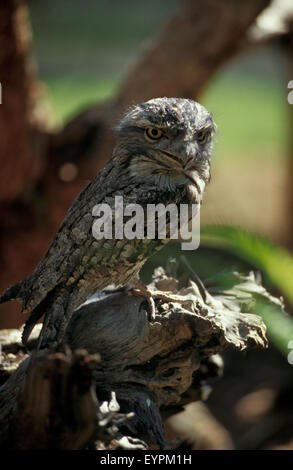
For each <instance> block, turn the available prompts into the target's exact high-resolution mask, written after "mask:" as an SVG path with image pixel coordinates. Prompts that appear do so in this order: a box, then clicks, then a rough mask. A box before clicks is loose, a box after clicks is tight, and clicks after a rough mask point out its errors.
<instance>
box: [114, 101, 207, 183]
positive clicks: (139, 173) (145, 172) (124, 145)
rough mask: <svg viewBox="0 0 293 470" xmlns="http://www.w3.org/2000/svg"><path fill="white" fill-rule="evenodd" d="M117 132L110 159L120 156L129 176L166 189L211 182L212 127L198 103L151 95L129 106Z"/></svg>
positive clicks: (205, 112)
mask: <svg viewBox="0 0 293 470" xmlns="http://www.w3.org/2000/svg"><path fill="white" fill-rule="evenodd" d="M117 130H118V135H117V144H116V146H115V149H114V153H113V158H121V157H123V158H124V161H125V162H126V163H127V165H128V168H129V171H130V174H131V175H132V176H135V177H137V178H139V179H142V180H143V181H147V182H148V183H153V184H155V185H156V186H159V187H163V186H166V187H169V188H173V187H174V186H178V185H184V184H189V185H190V184H194V185H196V186H200V187H201V186H202V185H203V186H204V185H205V183H206V182H208V181H209V179H210V156H211V150H212V137H213V135H214V133H215V132H216V125H215V123H214V120H213V117H212V115H211V114H210V113H209V112H208V111H207V110H206V109H205V108H204V107H203V106H202V105H201V104H199V103H196V102H195V101H193V100H190V99H183V98H155V99H152V100H150V101H147V102H146V103H142V104H140V105H137V106H135V107H133V108H132V109H131V110H130V111H129V112H128V113H127V114H126V115H125V116H124V118H123V119H122V120H121V122H120V125H119V126H118V128H117ZM201 189H203V188H201Z"/></svg>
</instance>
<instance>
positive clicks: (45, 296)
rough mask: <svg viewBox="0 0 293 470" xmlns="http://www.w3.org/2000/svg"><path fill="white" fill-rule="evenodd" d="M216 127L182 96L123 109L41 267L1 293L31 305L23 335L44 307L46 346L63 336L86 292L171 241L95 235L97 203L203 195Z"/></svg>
mask: <svg viewBox="0 0 293 470" xmlns="http://www.w3.org/2000/svg"><path fill="white" fill-rule="evenodd" d="M215 128H216V126H215V124H214V121H213V119H212V116H211V115H210V114H209V113H208V111H207V110H206V109H205V108H204V107H203V106H201V105H200V104H199V103H196V102H194V101H192V100H186V99H181V98H157V99H153V100H150V101H148V102H146V103H143V104H140V105H138V106H135V107H133V108H132V109H131V110H130V111H129V112H128V113H127V114H126V115H125V116H124V118H123V119H122V121H121V123H120V125H119V127H118V128H117V143H116V146H115V148H114V151H113V155H112V157H111V159H110V160H109V161H108V162H107V163H106V165H105V166H104V168H103V169H102V170H101V171H100V172H99V173H98V175H97V176H96V178H95V179H94V180H93V181H92V182H91V183H89V184H88V185H87V186H86V187H85V189H84V190H83V191H82V192H81V193H80V194H79V196H78V197H77V198H76V200H75V201H74V202H73V204H72V206H71V207H70V209H69V211H68V213H67V215H66V217H65V219H64V221H63V223H62V224H61V227H60V228H59V230H58V232H57V234H56V236H55V238H54V240H53V242H52V244H51V246H50V248H49V250H48V252H47V254H46V255H45V257H44V258H43V259H42V260H41V262H40V264H39V265H38V267H37V268H36V270H35V272H34V273H33V274H32V275H31V276H29V277H28V278H26V279H25V280H24V281H22V282H19V283H18V284H16V285H15V286H12V287H10V288H9V289H7V290H6V291H5V292H4V294H3V295H2V297H0V302H5V301H7V300H11V299H19V300H20V301H21V302H22V309H23V311H24V312H31V315H30V317H29V319H28V321H27V323H26V327H25V330H24V334H23V341H24V342H26V341H27V339H28V336H29V334H30V332H31V330H32V328H33V326H34V325H35V323H36V322H37V321H38V320H39V318H40V317H41V316H42V315H43V314H45V321H44V326H43V329H42V333H41V345H42V346H44V345H46V344H48V343H49V342H51V341H55V340H58V341H59V340H61V339H62V337H63V334H64V330H65V327H66V325H67V323H68V321H69V319H70V317H71V315H72V312H73V311H74V310H75V309H76V308H77V307H78V306H79V305H80V304H81V303H83V302H84V301H85V300H86V298H87V297H89V296H90V295H92V294H94V293H95V292H97V291H99V290H101V289H103V288H105V287H106V286H107V285H109V284H114V285H116V286H126V285H128V284H129V283H130V282H131V281H132V280H133V279H136V278H137V277H138V273H139V271H140V269H141V267H142V265H143V264H144V263H145V261H146V260H147V259H148V258H149V257H150V256H151V255H152V254H153V253H154V251H156V250H157V249H160V248H161V247H162V246H163V245H164V243H165V242H166V240H150V239H147V238H144V239H134V240H128V239H122V240H117V239H115V238H113V239H110V240H108V239H102V240H96V239H95V238H94V237H93V235H92V225H93V222H94V218H93V215H92V210H93V207H94V206H95V205H96V204H99V203H102V202H105V203H108V204H110V205H112V206H114V198H115V196H117V195H120V196H123V198H124V204H129V203H136V204H140V205H142V206H143V207H144V208H146V205H147V204H148V203H155V204H157V203H163V204H169V203H176V204H182V203H188V204H191V203H195V202H198V203H199V202H201V198H202V193H203V191H204V187H205V184H206V183H207V182H208V181H209V178H210V161H209V159H210V153H211V148H212V135H213V134H214V132H215ZM147 129H148V130H147ZM150 129H152V130H151V133H154V134H156V133H157V135H160V134H161V133H162V134H161V135H160V138H157V135H156V136H155V138H153V136H152V135H151V137H150V131H149V130H150ZM153 129H155V130H154V131H153ZM158 132H159V134H158Z"/></svg>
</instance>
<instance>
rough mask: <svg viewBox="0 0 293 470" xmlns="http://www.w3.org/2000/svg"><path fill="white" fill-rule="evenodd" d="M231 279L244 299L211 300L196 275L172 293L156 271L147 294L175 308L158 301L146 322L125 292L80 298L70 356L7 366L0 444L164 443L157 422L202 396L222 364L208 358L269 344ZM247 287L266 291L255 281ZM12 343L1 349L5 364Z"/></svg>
mask: <svg viewBox="0 0 293 470" xmlns="http://www.w3.org/2000/svg"><path fill="white" fill-rule="evenodd" d="M235 276H236V280H237V282H238V285H237V292H238V294H237V295H239V286H240V287H241V285H244V286H245V289H246V291H245V296H244V297H245V298H246V300H245V299H243V297H241V300H238V299H237V295H235V294H234V296H233V290H230V291H226V292H225V293H221V294H219V293H217V294H216V295H214V296H211V294H210V293H209V292H208V291H207V290H206V289H205V288H204V286H203V285H202V284H201V282H200V281H199V280H197V279H196V280H195V281H191V280H190V281H188V283H187V284H186V285H185V286H183V287H181V288H180V289H179V290H178V289H177V288H176V285H177V281H176V279H174V278H170V277H169V276H168V275H167V274H166V273H165V272H164V270H163V269H162V268H158V269H157V270H156V274H155V278H154V282H153V284H152V288H153V289H157V290H158V292H160V294H163V293H164V292H165V294H166V291H168V293H169V294H170V292H171V293H172V297H175V298H177V299H178V303H177V302H174V301H173V302H170V301H165V300H162V299H161V300H159V299H157V298H156V299H155V302H156V319H155V321H154V322H150V321H149V320H148V316H147V311H146V304H145V300H144V299H143V298H141V297H137V296H134V295H132V292H128V291H117V292H112V293H104V294H103V295H98V296H96V297H94V298H91V299H90V300H88V301H87V302H86V303H85V304H84V305H83V306H82V307H80V308H79V309H78V310H77V311H76V312H75V313H74V315H73V317H72V319H71V322H70V324H69V327H68V330H67V332H66V337H65V342H66V344H67V345H68V347H69V348H70V350H72V351H73V352H72V353H70V352H69V351H67V350H66V349H65V350H63V351H62V350H52V351H50V350H44V351H41V352H33V353H32V354H31V355H30V356H28V357H27V358H26V359H25V360H24V361H23V362H22V363H21V364H20V366H19V367H18V368H17V369H16V370H15V371H14V372H12V371H11V366H10V368H9V367H7V370H8V372H7V374H8V375H9V374H10V377H9V378H8V379H7V377H6V379H7V380H6V381H5V382H4V384H3V385H2V387H1V389H0V393H1V402H0V403H1V406H0V424H1V426H0V427H1V432H0V442H1V443H2V446H5V447H9V448H18V449H22V448H25V449H35V448H59V449H61V448H62V449H69V448H74V449H77V448H85V447H88V446H90V447H92V446H94V447H95V448H109V446H110V447H111V448H113V446H114V447H115V446H116V448H117V446H120V447H124V448H125V446H126V448H129V447H132V448H146V446H147V445H151V444H159V445H160V446H161V447H166V446H168V444H167V442H166V440H165V436H164V431H163V425H162V419H164V418H166V417H168V416H170V415H171V414H173V413H176V412H178V410H181V409H182V406H184V405H185V404H186V403H188V402H190V401H194V400H199V399H202V398H203V397H204V394H205V383H206V380H207V379H208V378H209V377H212V376H214V375H217V373H218V371H219V368H221V364H220V363H219V362H218V361H216V360H214V359H213V358H215V355H216V354H218V353H220V352H221V351H223V349H225V348H226V347H228V346H232V347H234V348H236V349H239V350H244V349H246V348H248V347H253V346H258V347H265V346H266V345H267V340H266V336H265V326H264V324H263V323H262V320H261V319H260V317H258V316H256V315H253V314H250V313H243V312H242V311H241V307H240V305H243V302H245V301H248V300H249V301H251V298H252V297H251V295H249V294H248V293H247V278H244V277H241V276H239V277H237V275H235ZM250 285H253V286H254V287H255V289H256V291H257V292H259V294H260V295H265V294H266V292H265V290H264V289H263V288H262V287H261V286H257V285H256V283H255V281H254V280H253V279H250ZM240 290H241V289H240ZM271 299H272V301H276V302H277V300H276V299H275V300H274V299H273V298H271ZM33 341H34V339H33ZM17 344H18V339H17ZM17 344H15V343H14V346H13V344H11V343H10V344H9V343H8V344H6V345H4V346H3V352H4V362H5V360H6V358H7V355H8V353H9V352H10V354H11V351H12V349H13V347H14V351H16V350H17ZM19 347H20V348H21V346H19ZM85 350H86V351H87V352H85ZM3 380H5V378H4V379H3ZM94 392H95V393H94ZM113 393H115V397H116V399H117V403H116V401H115V400H114V402H113ZM111 399H112V408H111V406H110V405H109V403H110V402H111ZM104 401H107V402H108V405H107V404H106V405H105V404H103V402H104ZM107 410H108V411H107ZM106 411H107V413H108V418H107V420H106V423H107V425H105V416H104V414H103V413H104V412H106ZM110 411H112V415H111V416H110V417H109V412H110ZM99 413H100V414H99ZM101 413H102V414H101ZM103 422H104V424H103ZM28 429H29V430H30V432H29V433H28ZM137 439H138V440H137ZM114 441H115V442H114Z"/></svg>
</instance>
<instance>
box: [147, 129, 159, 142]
mask: <svg viewBox="0 0 293 470" xmlns="http://www.w3.org/2000/svg"><path fill="white" fill-rule="evenodd" d="M145 132H146V135H147V137H149V138H150V139H152V140H158V139H160V138H161V137H162V135H163V132H162V131H161V130H160V129H156V128H155V127H148V128H147V129H146V131H145Z"/></svg>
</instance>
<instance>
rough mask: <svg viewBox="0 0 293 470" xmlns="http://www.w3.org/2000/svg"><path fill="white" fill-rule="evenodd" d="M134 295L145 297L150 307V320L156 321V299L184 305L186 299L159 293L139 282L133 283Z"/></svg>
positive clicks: (167, 293)
mask: <svg viewBox="0 0 293 470" xmlns="http://www.w3.org/2000/svg"><path fill="white" fill-rule="evenodd" d="M132 286H133V288H132V291H133V295H137V296H142V297H145V299H146V301H147V303H148V306H149V319H150V321H154V320H155V318H156V306H155V301H154V299H161V300H165V302H177V303H184V302H186V298H184V299H183V298H182V297H181V296H180V295H176V294H172V293H171V292H170V293H169V292H159V291H156V290H153V289H151V288H150V287H147V286H146V285H145V284H144V283H143V282H142V281H140V280H138V281H135V282H133V283H132Z"/></svg>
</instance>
